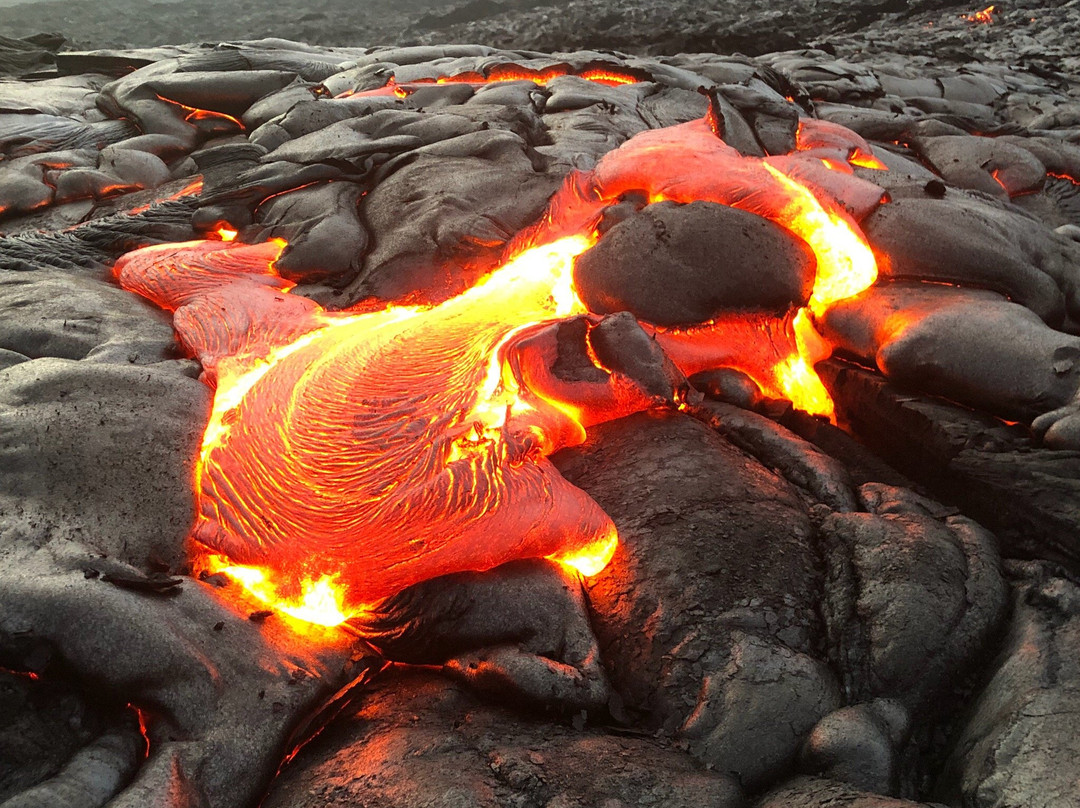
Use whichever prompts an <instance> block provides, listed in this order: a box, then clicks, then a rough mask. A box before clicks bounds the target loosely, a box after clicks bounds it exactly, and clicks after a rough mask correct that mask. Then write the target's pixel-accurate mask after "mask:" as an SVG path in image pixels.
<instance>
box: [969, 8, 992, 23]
mask: <svg viewBox="0 0 1080 808" xmlns="http://www.w3.org/2000/svg"><path fill="white" fill-rule="evenodd" d="M997 13H998V10H997V7H996V6H987V7H986V8H984V9H982V11H972V12H970V13H968V14H963V15H961V16H962V18H963V19H965V20H967V21H968V22H977V23H983V24H988V23H992V22H993V21H994V15H995V14H997Z"/></svg>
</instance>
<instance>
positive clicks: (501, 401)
mask: <svg viewBox="0 0 1080 808" xmlns="http://www.w3.org/2000/svg"><path fill="white" fill-rule="evenodd" d="M811 140H812V138H811ZM819 145H820V144H819ZM834 145H835V144H834ZM858 145H859V144H855V145H852V146H851V147H850V148H848V147H847V146H845V147H844V148H845V156H846V159H848V160H850V159H853V158H856V159H857V158H858V157H859V156H860V155H859V150H858V148H857V147H858ZM862 145H865V144H862ZM805 151H806V154H804V155H802V156H800V155H793V156H784V157H770V158H764V159H762V158H752V157H744V156H742V155H740V154H739V153H738V152H736V151H735V150H734V149H732V148H731V147H729V146H727V145H726V144H724V143H723V142H722V141H721V140H720V139H719V138H718V137H717V136H716V122H715V121H710V120H702V121H696V122H692V123H688V124H682V125H679V126H674V127H670V128H668V129H664V130H656V131H651V132H646V133H643V134H641V135H638V136H636V137H634V138H632V139H631V140H629V141H628V142H627V143H626V144H624V145H623V146H622V147H621V148H619V149H617V150H616V151H614V152H612V153H610V154H608V155H607V156H606V157H604V158H603V159H602V160H601V161H600V163H599V164H598V165H597V167H596V168H595V170H594V171H592V172H590V173H587V174H582V175H576V176H574V177H572V178H571V179H570V180H569V181H568V182H567V184H566V185H565V187H564V188H563V190H562V191H560V192H559V193H558V194H556V196H555V197H554V198H553V199H552V202H551V205H550V208H549V211H548V214H547V215H546V216H545V217H544V219H543V220H542V221H541V222H540V223H539V224H538V225H537V226H536V227H535V228H533V229H532V230H530V231H529V232H527V233H523V234H521V236H520V237H519V238H518V239H517V240H516V241H515V246H514V248H513V250H512V251H511V253H510V257H509V258H508V259H507V260H506V261H505V262H504V263H503V265H502V266H501V267H500V268H499V269H497V270H496V271H494V272H493V273H491V274H490V275H488V276H487V277H486V278H485V279H483V280H482V281H481V282H480V283H478V284H477V285H476V286H474V287H473V288H471V289H469V290H468V291H466V292H465V293H463V294H461V295H459V296H457V297H455V298H452V299H450V300H448V301H446V302H444V303H441V304H439V305H437V306H433V307H427V308H423V307H403V306H391V307H389V308H386V309H383V310H379V311H369V312H366V313H357V312H348V311H347V312H330V311H326V310H324V309H323V308H322V307H320V306H319V305H318V304H316V303H314V302H313V301H311V300H309V299H307V298H304V297H301V296H298V295H293V294H290V291H291V289H292V286H293V284H291V283H290V282H289V281H286V280H284V279H282V278H281V277H280V276H279V275H278V274H277V272H276V271H275V268H274V262H275V260H276V259H277V258H278V257H279V256H280V254H281V251H282V249H283V248H284V247H285V243H284V242H282V241H280V240H277V241H271V242H266V243H263V244H255V245H246V244H239V243H226V242H221V241H205V242H191V243H187V244H174V245H162V246H156V247H150V248H146V249H143V250H139V251H136V252H134V253H130V254H128V255H127V256H125V257H124V258H122V259H121V260H120V262H119V263H118V264H117V267H116V274H117V277H118V278H119V280H120V283H121V284H122V285H123V286H124V287H125V288H127V289H130V290H132V291H135V292H138V293H139V294H141V295H143V296H145V297H148V298H150V299H151V300H153V301H154V302H156V303H157V304H158V305H159V306H161V307H163V308H165V309H168V310H171V311H173V312H174V324H175V327H176V330H177V332H178V334H179V336H180V339H181V341H182V342H183V343H184V345H185V346H186V347H187V348H188V349H189V350H190V351H191V353H192V354H193V355H195V356H197V357H198V358H199V359H200V361H201V362H202V364H203V367H204V371H205V374H204V375H205V379H206V381H207V382H208V383H210V384H216V395H215V399H214V406H213V413H212V416H211V419H210V422H209V426H208V427H207V430H206V433H205V437H204V442H203V446H202V450H201V454H200V457H199V462H198V465H197V479H196V491H197V497H198V506H199V517H198V523H197V525H196V527H195V532H194V536H195V538H196V539H197V540H198V541H199V542H200V543H202V544H203V545H205V546H206V547H207V548H209V550H210V552H211V555H209V556H208V557H207V558H206V559H204V564H205V566H206V568H207V569H209V570H210V571H218V570H222V571H225V572H227V573H228V574H229V575H231V576H232V577H233V578H235V579H237V580H239V581H240V582H241V583H242V584H244V585H245V587H246V588H247V589H248V591H249V592H251V593H252V594H253V595H254V596H255V597H257V598H259V599H261V600H263V601H264V602H266V603H268V604H270V605H272V606H273V607H274V608H275V609H278V610H279V611H283V612H285V613H288V614H292V615H294V616H296V617H298V618H300V619H303V620H307V621H309V622H314V623H320V624H325V625H333V624H336V623H339V622H342V621H343V620H345V619H347V618H348V617H349V616H350V615H351V614H355V613H356V612H357V611H358V610H360V609H362V608H363V606H364V604H368V603H373V602H375V601H377V600H379V599H381V598H384V597H386V596H389V595H392V594H394V593H396V592H398V591H400V590H402V589H403V588H405V587H408V586H409V585H411V584H415V583H417V582H420V581H423V580H426V579H430V578H433V577H436V576H439V575H444V574H448V573H453V572H459V571H465V570H485V569H490V568H493V567H495V566H498V565H500V564H503V563H505V562H507V561H510V560H513V559H517V558H527V557H548V558H554V559H556V560H559V561H562V562H564V563H567V564H571V565H573V566H575V567H577V568H578V569H579V570H580V571H581V572H582V573H584V574H586V575H591V574H595V573H597V572H599V571H600V570H601V569H602V568H603V567H604V565H605V564H606V563H607V562H608V560H609V559H610V558H611V556H612V554H613V553H614V551H615V548H616V543H617V535H616V531H615V527H614V525H613V524H612V522H611V520H610V519H609V518H608V517H607V515H606V514H605V513H604V512H603V511H602V510H601V509H600V507H599V506H598V505H597V504H596V503H595V502H594V501H593V500H592V499H590V498H589V497H588V496H587V495H586V494H585V493H584V492H582V491H581V490H579V489H577V488H576V487H574V486H572V485H571V484H569V483H568V482H567V481H566V480H564V479H563V478H562V476H561V475H560V474H559V473H558V472H557V471H556V469H555V467H554V466H553V465H552V464H551V462H550V461H549V460H548V459H547V456H548V455H549V454H551V453H552V452H554V451H556V450H558V449H560V448H562V447H565V446H571V445H574V444H577V443H580V442H581V441H582V440H584V437H585V428H586V427H588V426H590V425H591V424H595V423H599V422H601V421H605V420H611V419H614V418H618V417H622V416H624V415H627V414H630V413H632V412H635V411H640V410H643V409H646V408H648V407H651V406H655V405H657V404H664V403H667V404H672V403H674V402H676V401H678V399H679V395H680V389H679V384H680V382H681V379H679V380H673V381H672V384H671V386H670V387H671V389H669V390H667V391H665V392H663V393H662V394H660V393H658V392H657V390H656V388H655V386H653V387H651V388H648V389H646V388H647V387H648V386H647V385H639V384H637V383H636V381H635V379H633V378H630V377H628V376H626V375H624V374H622V373H620V372H615V371H612V370H610V369H608V368H606V367H604V363H603V362H601V361H600V360H599V359H598V357H597V356H596V352H595V351H594V350H593V349H592V346H591V344H589V334H590V333H592V330H593V329H594V328H596V327H598V325H599V324H600V323H601V318H600V317H598V316H596V315H592V314H590V313H589V312H588V311H587V310H586V307H585V306H584V305H583V304H582V302H581V300H580V299H579V298H578V296H577V293H576V291H575V289H574V285H573V276H574V263H575V259H576V258H577V257H578V256H580V255H581V254H582V253H584V252H585V251H586V250H588V249H589V248H590V247H591V246H592V245H593V244H595V243H596V241H597V240H598V239H599V238H600V236H599V235H598V232H597V223H598V221H599V219H600V217H601V215H602V214H603V211H604V210H605V208H607V207H608V206H609V205H611V204H613V203H615V202H617V201H618V200H619V199H620V198H621V197H622V196H623V195H624V194H628V193H638V194H640V193H641V192H644V194H645V195H646V196H647V197H648V198H649V199H650V200H652V201H659V200H673V201H676V202H690V201H695V200H707V201H712V202H717V203H721V204H724V205H730V206H734V207H739V208H742V209H744V210H748V211H751V212H753V213H756V214H758V215H761V216H764V217H766V218H769V219H771V220H773V221H774V222H777V223H778V224H780V225H782V226H783V227H784V228H787V229H788V230H789V231H791V232H792V233H794V234H795V235H797V236H799V237H800V238H802V239H804V240H805V241H806V242H807V244H809V246H810V247H811V248H812V250H813V253H814V255H815V256H816V258H817V280H816V282H815V284H814V289H813V296H812V297H811V298H810V300H809V303H808V309H802V310H799V311H797V312H795V311H793V312H788V313H786V314H784V315H782V316H780V315H778V316H777V317H775V318H773V320H772V321H771V322H770V323H769V324H768V327H767V328H766V327H763V326H762V325H761V321H760V318H757V319H755V318H749V319H748V318H746V317H743V316H742V315H739V314H738V313H735V314H734V315H733V316H732V317H731V318H726V317H718V318H717V319H716V320H715V321H713V322H711V323H708V324H702V325H700V326H697V327H694V328H689V329H681V330H672V329H658V328H654V327H652V326H649V325H648V324H647V323H643V324H642V327H643V328H644V329H646V331H647V332H648V333H650V334H653V335H655V339H656V342H657V343H658V344H659V345H660V346H661V347H662V348H663V349H664V351H665V352H666V354H667V355H668V356H669V357H670V358H671V360H673V361H674V363H675V364H676V365H678V366H679V368H680V369H681V371H682V372H683V373H685V374H687V375H689V374H690V373H693V372H696V370H698V369H701V368H703V367H716V366H734V367H738V368H739V369H741V370H743V371H744V372H746V373H747V374H748V375H750V376H751V377H752V378H754V379H755V380H756V381H757V382H758V383H759V384H760V385H761V386H762V388H763V389H764V390H765V391H766V392H770V393H774V394H776V395H784V396H787V397H789V398H791V399H792V400H793V401H795V402H796V403H797V404H798V405H800V406H802V407H804V408H805V409H808V410H810V411H813V412H819V413H826V414H827V413H828V412H830V407H831V402H830V401H829V400H828V396H827V394H826V393H825V391H824V388H823V387H822V386H821V383H820V381H819V380H818V379H817V377H816V375H815V374H814V371H813V363H814V361H816V360H817V359H820V358H822V357H823V356H825V355H827V354H828V353H829V346H828V345H827V344H825V343H824V341H823V340H822V339H821V338H820V337H819V336H818V335H817V333H816V332H815V330H814V327H813V323H812V315H813V314H815V313H820V312H821V311H823V310H824V309H825V308H826V307H828V306H829V305H830V304H831V303H832V302H834V301H836V300H838V299H842V298H845V297H849V296H851V295H853V294H856V293H858V292H859V291H862V290H863V289H865V288H866V287H867V286H869V285H870V284H871V283H873V281H874V279H875V277H876V266H875V263H874V257H873V254H872V253H871V251H870V249H869V247H868V246H867V245H866V242H865V240H864V239H863V238H862V236H861V234H860V233H859V231H858V228H857V226H856V225H855V224H854V222H853V221H852V219H851V217H850V216H848V215H847V214H846V213H845V212H844V211H843V210H842V209H841V208H840V206H839V205H838V204H837V203H836V202H835V201H833V200H832V199H831V198H830V196H829V194H828V192H827V190H824V189H827V187H828V183H829V182H830V179H829V177H827V176H826V177H819V176H818V175H817V174H815V173H814V170H812V169H811V168H808V166H817V167H818V169H820V171H821V172H825V174H830V173H831V171H830V169H828V168H822V167H821V165H822V164H821V159H822V158H820V157H819V156H815V155H813V154H812V152H813V149H812V148H810V147H809V146H807V147H806V148H805ZM863 156H864V159H865V152H864V153H863ZM846 165H847V164H846V163H845V166H846ZM848 170H850V168H849V169H848ZM815 178H816V179H815ZM811 187H813V188H814V190H813V191H812V190H811ZM718 271H722V267H718ZM573 317H578V318H581V319H580V320H579V321H578V322H579V324H581V325H582V326H583V333H584V334H585V342H586V345H585V346H584V348H583V354H584V355H587V356H588V357H589V358H590V359H591V361H592V364H593V366H594V368H593V370H592V371H591V372H590V374H591V375H590V376H589V378H590V380H589V381H581V380H580V379H579V380H574V381H568V380H567V379H565V378H562V377H558V374H557V373H556V372H555V371H554V370H553V367H554V365H555V364H556V362H555V360H556V358H557V357H558V356H559V355H560V350H562V348H563V347H564V346H563V343H562V342H560V339H561V335H560V328H561V327H562V325H563V324H565V323H566V321H567V318H573ZM669 364H670V363H669ZM672 373H673V374H674V375H675V376H677V375H678V374H677V373H676V372H675V371H672Z"/></svg>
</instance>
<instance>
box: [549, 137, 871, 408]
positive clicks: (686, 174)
mask: <svg viewBox="0 0 1080 808" xmlns="http://www.w3.org/2000/svg"><path fill="white" fill-rule="evenodd" d="M806 124H807V125H806V126H804V127H800V143H799V146H800V151H799V152H798V153H796V154H792V155H781V156H777V157H766V158H755V157H744V156H743V155H741V154H740V153H739V152H737V151H736V150H735V149H733V148H732V147H730V146H728V145H727V144H726V143H724V142H723V141H722V140H720V139H719V138H718V137H716V135H715V133H714V131H713V127H712V126H711V125H710V121H709V120H708V119H703V120H699V121H691V122H689V123H685V124H679V125H678V126H672V127H668V128H666V129H655V130H650V131H647V132H642V133H641V134H639V135H636V136H635V137H633V138H631V139H630V140H629V141H627V142H626V143H625V144H623V146H621V147H620V148H618V149H616V150H615V151H613V152H609V153H608V154H606V155H605V156H604V157H603V158H601V160H600V162H599V163H598V164H597V166H596V168H595V169H594V170H593V171H592V172H591V173H590V174H588V175H583V176H580V177H578V178H576V179H574V180H573V181H572V182H570V183H568V184H567V185H566V186H565V187H564V188H563V189H562V190H560V191H559V193H558V194H557V195H556V196H555V198H554V199H553V201H552V204H551V205H550V206H549V213H548V215H547V217H546V218H545V220H544V222H542V223H541V225H540V226H539V227H538V231H539V232H541V233H542V232H547V233H549V234H550V233H555V234H559V233H570V232H583V231H585V232H587V231H589V230H590V229H591V228H593V227H594V226H595V224H596V222H598V221H599V219H600V216H601V214H602V212H603V210H604V209H605V208H606V207H607V206H608V205H611V204H613V203H615V202H617V201H618V199H619V198H620V197H621V196H623V195H624V194H627V193H635V192H638V193H640V192H644V193H645V194H646V196H647V197H648V199H649V201H650V202H659V201H674V202H683V203H688V202H694V201H709V202H716V203H719V204H723V205H729V206H731V207H735V208H740V209H742V210H746V211H749V212H751V213H755V214H757V215H759V216H763V217H764V218H766V219H770V220H771V221H774V222H776V223H777V224H779V225H781V226H782V227H784V228H785V229H787V230H789V231H790V232H792V233H794V234H795V235H797V236H799V237H800V238H802V239H803V240H804V241H805V242H806V243H807V244H808V245H809V246H810V248H811V249H812V250H813V252H814V255H815V257H816V258H817V275H816V279H815V282H814V290H813V294H812V296H811V298H810V301H809V304H808V306H809V309H810V312H811V313H813V314H814V315H817V316H820V315H821V314H822V313H823V312H824V311H826V310H827V309H828V307H829V306H831V305H832V304H833V303H835V302H837V301H838V300H843V299H845V298H848V297H852V296H854V295H856V294H858V293H859V292H861V291H863V290H864V289H866V288H868V287H869V286H871V285H872V284H873V283H874V281H875V280H876V279H877V261H876V259H875V257H874V254H873V251H872V250H871V249H870V246H869V245H868V244H867V242H866V239H865V237H864V236H863V235H862V233H861V231H860V230H859V228H858V225H856V224H855V222H854V221H853V220H852V219H851V217H850V216H849V215H848V214H847V213H846V212H845V211H844V209H843V208H842V207H841V206H840V205H839V204H838V203H837V202H835V201H834V200H832V199H830V197H829V194H828V192H827V189H824V188H818V189H817V190H818V192H817V193H815V192H814V191H812V190H811V189H810V187H809V185H808V183H810V182H812V181H813V173H812V172H811V171H810V167H811V166H812V164H817V165H820V159H821V158H820V156H819V154H820V150H822V149H825V150H829V151H832V150H835V149H838V148H839V149H841V150H842V152H843V159H844V160H845V161H846V160H847V158H849V157H850V156H852V154H854V153H855V151H856V150H857V149H858V148H859V147H860V145H861V146H862V147H865V150H866V151H868V150H869V147H868V146H866V144H865V141H862V138H859V136H858V135H856V134H854V133H853V132H850V131H849V130H846V129H843V128H842V127H838V126H836V125H835V124H828V123H827V122H823V121H814V122H809V121H808V122H806ZM827 173H828V172H827ZM801 178H802V179H801ZM871 187H873V186H871ZM874 193H875V195H878V196H879V195H880V191H879V190H875V192H874ZM528 237H529V238H533V239H535V238H537V237H538V236H537V233H536V232H533V233H531V234H529V235H528ZM549 237H550V236H549ZM753 329H756V330H757V332H758V333H757V339H756V342H757V343H759V345H753V343H754V342H755V340H754V339H753V336H752V334H748V333H747V332H752V330H753ZM765 331H768V336H767V338H766V336H765ZM812 331H813V325H812V321H811V319H810V317H809V316H808V315H807V314H805V313H803V314H802V316H801V317H798V316H797V317H795V318H794V319H791V320H789V321H787V322H786V325H785V324H768V325H766V324H763V323H760V322H753V323H743V324H737V323H736V322H733V321H732V320H725V321H724V322H722V323H712V324H707V325H704V326H702V327H701V328H699V329H679V330H665V329H657V331H656V337H657V339H658V340H659V341H660V343H661V345H662V346H663V347H664V349H665V351H667V353H668V354H669V355H670V356H671V358H672V359H673V360H674V361H675V363H676V364H677V365H678V366H679V367H680V369H682V370H683V372H684V373H686V374H687V375H690V374H692V373H693V372H696V371H697V370H701V369H704V368H706V367H709V366H710V363H709V357H710V356H712V358H713V360H714V361H713V362H712V363H711V364H712V366H716V365H717V364H718V363H719V361H718V360H719V359H720V357H724V360H725V361H728V362H730V363H731V364H734V365H735V366H736V367H738V368H739V369H740V370H742V371H743V372H745V373H747V374H748V375H749V376H750V377H751V378H753V379H754V380H755V381H756V382H757V383H758V385H759V386H760V387H761V388H762V390H763V391H764V392H765V393H766V394H767V395H771V396H775V397H782V398H787V399H789V400H790V401H791V402H792V403H793V404H794V405H795V406H796V407H797V408H798V409H802V410H805V411H806V412H809V413H811V414H815V415H825V416H829V417H832V414H833V411H834V408H833V404H832V400H831V399H830V398H829V395H828V393H827V391H826V390H825V388H824V385H822V383H821V380H820V379H819V378H818V376H817V374H816V373H815V372H814V371H813V365H814V363H815V362H817V361H820V360H821V359H823V358H825V357H826V356H828V354H829V353H830V351H829V350H828V349H827V345H826V343H825V342H824V340H823V339H822V338H821V337H817V336H816V333H815V337H816V338H811V337H810V332H812ZM734 344H739V345H742V346H744V348H743V352H742V355H741V357H740V356H734V355H732V354H731V346H732V345H734ZM703 346H707V347H703ZM761 346H767V347H768V348H770V349H772V355H771V357H770V356H767V355H764V354H763V353H762V351H763V349H764V348H763V347H761Z"/></svg>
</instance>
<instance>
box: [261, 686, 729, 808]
mask: <svg viewBox="0 0 1080 808" xmlns="http://www.w3.org/2000/svg"><path fill="white" fill-rule="evenodd" d="M328 801H330V802H339V803H341V804H350V805H353V804H355V805H365V806H370V807H371V808H412V807H413V806H420V805H433V806H434V805H441V806H462V808H464V806H477V807H478V808H496V807H497V806H498V807H499V808H502V806H510V805H513V806H551V807H552V808H557V807H562V806H565V808H578V807H579V806H580V807H582V808H583V807H584V806H591V805H611V806H615V805H619V806H627V807H628V808H630V807H631V806H632V807H633V808H638V807H639V806H640V808H646V806H653V805H664V806H670V807H671V808H698V807H699V806H708V808H738V806H741V805H742V804H743V800H742V796H741V794H740V792H739V789H738V787H737V786H736V785H735V784H734V782H733V781H732V780H730V779H728V778H726V777H724V776H723V775H721V774H717V773H713V772H707V771H702V770H701V769H700V768H698V767H697V766H696V765H695V764H694V762H693V761H692V759H691V758H690V757H689V756H688V755H686V754H685V753H684V752H680V751H678V750H677V749H674V748H672V746H671V745H670V744H668V743H665V742H664V741H660V740H654V739H650V738H646V737H636V736H635V735H632V734H629V735H616V734H608V733H606V732H604V731H603V730H602V729H597V728H592V727H588V726H586V727H584V728H582V729H574V728H572V727H571V726H569V725H567V724H563V723H554V722H551V721H547V720H544V721H537V720H531V719H530V718H529V717H528V716H523V715H522V714H521V712H520V710H513V709H504V708H500V707H495V706H491V705H490V704H485V703H482V702H479V701H478V700H477V699H476V697H475V696H474V695H472V694H471V693H469V692H468V691H465V690H463V689H462V687H461V686H460V685H457V684H453V683H451V682H449V681H448V680H446V679H443V678H440V677H437V676H433V675H432V674H429V673H424V672H404V671H401V672H395V673H391V674H388V675H385V676H384V677H382V678H381V679H380V680H378V681H376V682H375V683H374V685H373V686H372V687H371V688H369V689H368V691H367V692H366V693H365V694H364V695H363V702H362V703H361V705H360V706H359V708H358V709H354V710H352V711H350V713H348V714H347V715H346V716H343V717H342V718H341V719H340V720H338V721H337V722H335V723H334V724H333V725H331V726H330V727H329V728H328V729H326V730H325V731H324V732H323V733H322V734H321V735H320V736H319V737H318V738H317V739H316V740H315V741H313V742H312V743H311V744H309V745H308V746H307V747H306V748H305V749H304V750H302V751H301V753H300V754H299V755H298V756H297V758H296V759H295V760H294V761H293V762H292V764H291V765H290V766H288V767H287V768H286V769H285V771H284V772H283V773H282V774H281V775H280V776H279V777H278V778H277V779H276V780H275V782H274V785H273V787H272V789H271V791H270V794H269V795H268V796H267V798H266V800H265V802H264V803H263V805H265V806H266V808H282V807H283V806H290V808H294V807H295V808H308V807H309V806H310V807H311V808H314V806H322V805H326V804H327V802H328Z"/></svg>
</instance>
